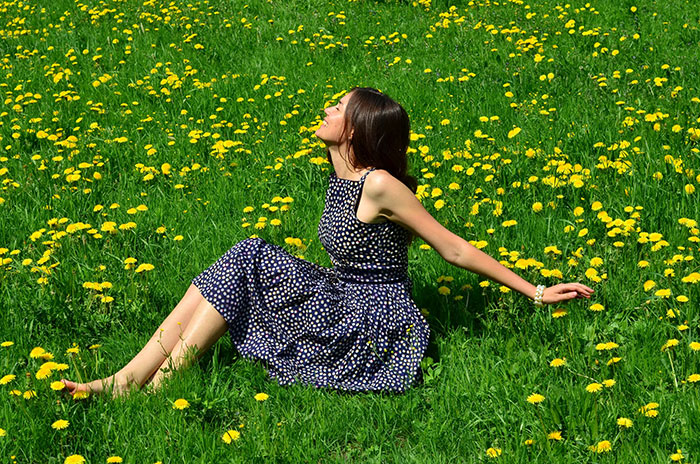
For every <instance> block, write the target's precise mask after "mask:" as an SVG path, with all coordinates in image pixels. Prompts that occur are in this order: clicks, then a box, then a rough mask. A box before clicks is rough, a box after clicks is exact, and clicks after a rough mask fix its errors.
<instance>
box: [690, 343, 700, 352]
mask: <svg viewBox="0 0 700 464" xmlns="http://www.w3.org/2000/svg"><path fill="white" fill-rule="evenodd" d="M689 346H690V349H691V350H693V351H700V343H699V342H690V345H689Z"/></svg>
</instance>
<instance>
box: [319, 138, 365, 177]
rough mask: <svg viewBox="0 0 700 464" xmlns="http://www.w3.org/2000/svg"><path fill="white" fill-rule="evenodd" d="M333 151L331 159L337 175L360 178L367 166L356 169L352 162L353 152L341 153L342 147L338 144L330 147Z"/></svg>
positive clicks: (331, 151)
mask: <svg viewBox="0 0 700 464" xmlns="http://www.w3.org/2000/svg"><path fill="white" fill-rule="evenodd" d="M328 150H329V151H330V153H331V161H332V162H333V170H334V171H335V175H336V176H338V177H340V178H342V179H350V180H359V179H360V177H362V173H364V171H366V170H367V168H360V169H355V168H354V167H353V166H352V163H351V162H350V157H351V156H352V154H351V153H347V154H345V155H343V154H341V151H340V148H339V147H337V146H331V147H328Z"/></svg>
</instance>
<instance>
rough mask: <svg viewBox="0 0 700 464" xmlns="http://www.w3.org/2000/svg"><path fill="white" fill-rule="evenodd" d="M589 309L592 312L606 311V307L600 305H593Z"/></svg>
mask: <svg viewBox="0 0 700 464" xmlns="http://www.w3.org/2000/svg"><path fill="white" fill-rule="evenodd" d="M588 309H590V310H591V311H595V312H600V311H602V310H604V309H605V306H603V305H602V304H600V303H596V304H593V305H591V306H590V307H589V308H588Z"/></svg>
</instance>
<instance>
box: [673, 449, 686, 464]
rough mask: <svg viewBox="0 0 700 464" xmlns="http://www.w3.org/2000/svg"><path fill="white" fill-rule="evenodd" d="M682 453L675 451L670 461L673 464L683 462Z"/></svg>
mask: <svg viewBox="0 0 700 464" xmlns="http://www.w3.org/2000/svg"><path fill="white" fill-rule="evenodd" d="M683 457H684V456H683V453H681V450H676V452H675V453H673V454H672V455H671V461H673V462H679V461H682V460H683Z"/></svg>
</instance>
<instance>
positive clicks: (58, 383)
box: [51, 380, 66, 391]
mask: <svg viewBox="0 0 700 464" xmlns="http://www.w3.org/2000/svg"><path fill="white" fill-rule="evenodd" d="M64 388H66V384H65V383H63V382H61V381H59V380H56V381H55V382H51V390H54V391H59V390H63V389H64Z"/></svg>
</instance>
